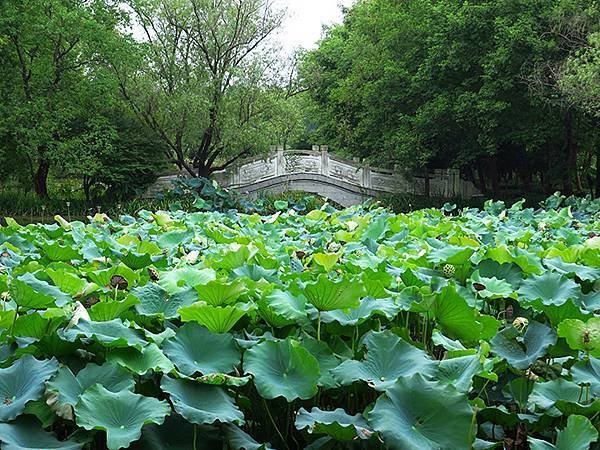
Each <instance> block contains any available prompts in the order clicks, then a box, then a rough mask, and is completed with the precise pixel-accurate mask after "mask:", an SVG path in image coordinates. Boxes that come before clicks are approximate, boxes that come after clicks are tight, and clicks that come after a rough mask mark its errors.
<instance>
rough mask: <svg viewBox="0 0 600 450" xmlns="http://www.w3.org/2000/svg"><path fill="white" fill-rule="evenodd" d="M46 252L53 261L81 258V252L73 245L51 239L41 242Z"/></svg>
mask: <svg viewBox="0 0 600 450" xmlns="http://www.w3.org/2000/svg"><path fill="white" fill-rule="evenodd" d="M39 245H40V247H41V248H42V249H43V250H44V253H45V254H46V256H47V257H48V259H50V260H51V261H70V260H73V259H81V255H80V254H79V252H78V251H77V250H76V249H75V248H73V246H71V245H61V244H60V243H59V242H57V241H49V242H44V243H41V244H39Z"/></svg>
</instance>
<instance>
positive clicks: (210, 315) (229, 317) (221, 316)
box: [179, 302, 252, 333]
mask: <svg viewBox="0 0 600 450" xmlns="http://www.w3.org/2000/svg"><path fill="white" fill-rule="evenodd" d="M251 308H252V305H251V304H249V303H236V304H235V305H231V306H212V305H209V304H207V303H206V302H196V303H194V304H193V305H190V306H186V307H184V308H181V309H179V314H180V316H181V320H182V321H183V322H197V323H199V324H200V325H204V326H205V327H206V328H208V329H209V330H210V331H212V332H213V333H227V332H228V331H229V330H231V329H232V328H233V327H234V325H235V324H236V323H237V322H238V320H240V319H241V318H242V317H244V316H245V315H246V313H247V312H248V311H249V310H250V309H251Z"/></svg>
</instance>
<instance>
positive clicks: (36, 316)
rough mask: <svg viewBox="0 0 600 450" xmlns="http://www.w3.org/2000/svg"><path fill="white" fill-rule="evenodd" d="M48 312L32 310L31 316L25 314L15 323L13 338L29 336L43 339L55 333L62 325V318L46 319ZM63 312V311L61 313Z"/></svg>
mask: <svg viewBox="0 0 600 450" xmlns="http://www.w3.org/2000/svg"><path fill="white" fill-rule="evenodd" d="M47 311H48V310H46V311H44V312H41V311H35V310H32V311H31V312H30V313H29V314H23V315H21V316H19V317H17V319H16V320H15V322H14V325H13V327H12V334H13V336H27V337H32V338H36V339H42V338H43V337H44V336H48V335H50V334H52V333H54V332H55V331H56V330H57V329H58V327H59V326H60V325H61V324H62V322H63V318H62V317H44V316H45V315H46V314H45V313H47ZM61 312H62V311H61Z"/></svg>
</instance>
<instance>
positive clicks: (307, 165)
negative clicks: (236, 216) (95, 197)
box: [152, 146, 479, 206]
mask: <svg viewBox="0 0 600 450" xmlns="http://www.w3.org/2000/svg"><path fill="white" fill-rule="evenodd" d="M174 178H177V176H171V177H161V178H160V179H159V180H158V182H157V184H156V185H155V186H154V188H153V189H152V192H156V191H158V190H160V187H161V186H162V188H163V190H164V188H167V186H168V184H170V181H172V180H173V179H174ZM213 178H214V179H215V180H217V182H218V183H219V184H220V185H221V186H223V187H225V188H229V189H234V190H237V191H239V192H241V193H246V194H247V195H248V196H250V197H257V196H259V195H260V194H261V193H281V192H288V191H303V192H309V193H314V194H318V195H320V196H322V197H326V198H329V199H331V200H332V201H334V202H336V203H338V204H339V205H341V206H351V205H356V204H360V203H362V202H364V201H366V200H368V199H371V198H376V197H379V196H382V195H390V194H394V193H409V194H417V195H424V194H425V189H426V188H425V186H426V182H425V178H424V177H412V178H410V179H407V178H406V177H405V176H403V175H402V174H400V173H398V172H395V171H392V170H388V169H381V168H373V167H370V166H369V165H368V164H361V163H359V162H358V161H353V160H348V159H345V158H341V157H339V156H337V155H332V154H330V153H329V152H328V149H327V147H326V146H321V147H319V146H313V149H312V150H285V151H284V150H283V148H279V149H276V150H273V151H271V152H270V153H269V154H267V155H266V156H261V157H256V158H250V159H247V160H244V161H240V162H238V163H237V164H235V165H233V166H231V167H229V168H227V169H225V170H223V171H219V172H215V173H214V174H213ZM429 186H430V188H429V189H430V195H432V196H439V197H447V198H451V197H462V198H469V197H472V196H473V195H477V194H478V193H479V192H478V191H477V189H476V188H475V186H474V185H473V184H472V183H471V182H469V181H466V180H463V179H461V178H460V175H459V172H458V170H454V169H446V170H436V171H435V172H434V173H433V174H431V176H430V179H429Z"/></svg>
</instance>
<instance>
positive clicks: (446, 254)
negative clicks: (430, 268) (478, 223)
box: [427, 239, 475, 265]
mask: <svg viewBox="0 0 600 450" xmlns="http://www.w3.org/2000/svg"><path fill="white" fill-rule="evenodd" d="M427 242H428V243H429V244H430V245H431V246H432V247H433V249H432V250H431V251H430V252H429V253H428V254H427V260H428V261H431V262H432V263H434V264H455V265H460V264H464V263H465V262H466V261H468V259H469V258H470V257H471V255H472V254H473V253H474V252H475V249H474V248H470V247H461V246H457V245H451V244H448V243H446V242H441V241H438V240H435V239H428V241H427Z"/></svg>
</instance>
